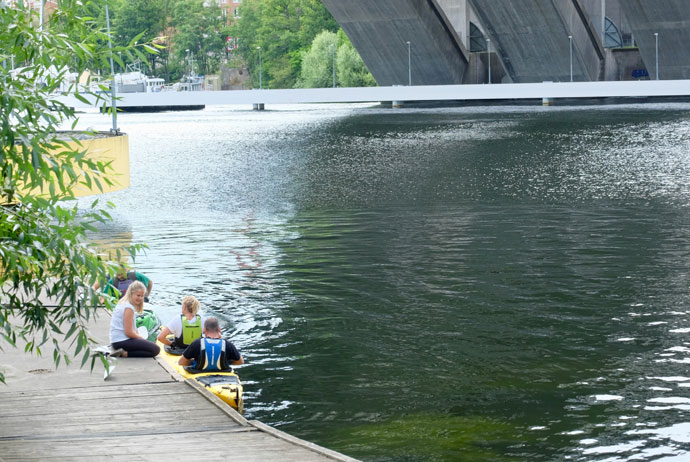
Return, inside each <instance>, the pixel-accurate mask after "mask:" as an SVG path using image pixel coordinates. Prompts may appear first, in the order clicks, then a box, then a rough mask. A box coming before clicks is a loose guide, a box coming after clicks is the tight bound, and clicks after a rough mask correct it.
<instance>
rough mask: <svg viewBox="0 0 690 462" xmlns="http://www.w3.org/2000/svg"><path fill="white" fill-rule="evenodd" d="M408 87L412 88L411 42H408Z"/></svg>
mask: <svg viewBox="0 0 690 462" xmlns="http://www.w3.org/2000/svg"><path fill="white" fill-rule="evenodd" d="M407 85H408V86H410V87H411V86H412V48H411V44H410V42H409V40H408V42H407Z"/></svg>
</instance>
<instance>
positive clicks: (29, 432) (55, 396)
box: [0, 310, 357, 462]
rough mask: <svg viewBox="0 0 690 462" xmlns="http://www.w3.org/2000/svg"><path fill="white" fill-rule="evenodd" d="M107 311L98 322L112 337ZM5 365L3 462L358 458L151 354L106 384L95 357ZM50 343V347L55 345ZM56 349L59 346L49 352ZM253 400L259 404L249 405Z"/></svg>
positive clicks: (13, 360) (121, 365)
mask: <svg viewBox="0 0 690 462" xmlns="http://www.w3.org/2000/svg"><path fill="white" fill-rule="evenodd" d="M109 324H110V316H109V315H108V314H107V312H106V311H105V310H103V312H102V313H101V314H100V316H99V317H98V319H97V320H96V321H95V322H93V323H92V324H91V326H90V329H91V333H92V335H93V336H95V338H97V339H98V340H99V341H101V342H103V343H107V340H106V339H107V338H108V326H109ZM1 346H2V348H3V349H4V351H3V352H2V356H1V358H2V359H0V367H2V368H3V370H4V371H5V376H6V380H7V385H5V386H4V385H1V384H0V422H2V425H0V461H2V462H9V461H54V460H59V461H82V462H83V461H93V460H108V461H115V462H119V461H122V462H125V461H127V462H130V461H162V462H170V461H171V460H175V459H183V460H185V461H188V462H194V461H209V460H212V461H243V462H252V461H286V462H288V461H290V462H291V461H300V462H322V461H324V462H325V461H333V460H336V461H342V462H357V461H356V460H355V459H353V458H351V457H348V456H345V455H343V454H340V453H338V452H335V451H331V450H329V449H326V448H323V447H320V446H318V445H316V444H313V443H310V442H307V441H304V440H301V439H298V438H295V437H293V436H290V435H288V434H286V433H284V432H281V431H279V430H276V429H274V428H272V427H269V426H268V425H265V424H263V423H261V422H258V421H249V420H246V419H245V418H244V417H243V416H242V415H240V414H239V413H237V412H236V411H235V410H234V409H232V408H231V407H230V406H228V405H227V404H225V403H223V402H222V401H220V399H218V398H217V397H216V396H215V395H213V394H212V393H210V392H207V391H206V390H204V389H203V388H202V387H199V386H195V385H194V384H193V383H192V382H191V381H185V380H184V379H182V378H181V377H180V376H179V375H178V376H175V375H174V374H175V372H174V371H172V370H168V369H166V368H165V367H164V365H163V361H160V362H159V361H158V360H156V359H149V358H120V359H119V360H118V363H117V365H116V366H115V369H114V370H113V373H112V374H111V376H110V377H109V378H108V380H106V381H104V380H103V372H104V370H103V365H102V364H101V363H100V361H97V362H96V367H95V368H94V370H93V372H91V371H90V370H89V367H88V364H87V365H86V366H85V367H84V368H81V369H80V368H79V367H78V364H79V363H80V362H81V361H80V360H77V359H75V360H74V363H75V364H73V365H70V366H67V367H66V366H65V365H64V364H62V365H60V367H59V368H58V369H57V370H56V369H55V365H54V363H53V361H52V354H48V352H47V353H46V357H36V356H33V355H30V354H27V353H24V348H23V345H18V348H16V349H15V348H12V347H10V346H9V345H7V344H5V343H4V342H3V344H2V345H1ZM49 349H50V348H49ZM49 353H52V352H49ZM247 406H251V403H247Z"/></svg>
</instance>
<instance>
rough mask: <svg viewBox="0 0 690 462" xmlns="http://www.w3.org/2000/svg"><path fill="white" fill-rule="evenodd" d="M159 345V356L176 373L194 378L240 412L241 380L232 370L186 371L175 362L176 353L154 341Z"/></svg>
mask: <svg viewBox="0 0 690 462" xmlns="http://www.w3.org/2000/svg"><path fill="white" fill-rule="evenodd" d="M156 343H157V344H158V346H159V347H161V352H160V354H159V356H160V357H161V358H162V359H163V360H165V361H166V362H167V363H168V364H170V365H171V366H172V368H173V369H175V371H177V373H178V374H180V375H181V376H182V377H184V378H185V379H193V380H196V381H197V382H198V383H199V384H200V385H202V386H203V387H205V388H206V389H207V390H209V391H210V392H211V393H213V394H214V395H216V396H217V397H219V398H220V399H222V400H223V401H225V402H226V403H228V404H229V405H230V406H231V407H232V408H234V409H236V410H237V411H239V412H242V409H243V408H244V401H243V400H242V391H243V389H242V382H240V378H239V377H238V376H237V374H235V372H234V371H232V370H230V371H213V372H199V373H191V372H188V371H187V370H186V369H185V368H184V367H183V366H180V365H179V364H177V361H178V360H179V359H180V357H179V356H177V355H171V354H170V353H168V352H167V351H165V345H163V344H162V343H161V342H156Z"/></svg>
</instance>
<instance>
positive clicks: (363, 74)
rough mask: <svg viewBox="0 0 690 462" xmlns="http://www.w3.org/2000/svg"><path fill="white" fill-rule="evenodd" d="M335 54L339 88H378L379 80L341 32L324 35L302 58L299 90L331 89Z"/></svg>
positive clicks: (317, 39) (323, 33)
mask: <svg viewBox="0 0 690 462" xmlns="http://www.w3.org/2000/svg"><path fill="white" fill-rule="evenodd" d="M336 50H337V51H336ZM334 51H335V69H336V85H337V86H340V87H367V86H374V85H376V80H374V77H373V76H372V75H371V73H370V72H369V69H367V66H366V65H365V64H364V61H362V58H361V57H360V56H359V53H357V50H355V47H354V46H352V43H351V42H350V40H349V39H348V38H347V36H346V35H345V33H344V32H343V30H342V29H341V30H339V31H338V34H334V33H332V32H328V31H323V32H321V33H320V34H319V35H317V36H316V38H314V42H313V43H312V46H311V48H310V49H309V51H307V52H305V53H304V54H303V57H302V71H301V73H300V78H299V80H298V81H297V85H296V86H297V87H300V88H319V87H330V86H332V85H333V52H334Z"/></svg>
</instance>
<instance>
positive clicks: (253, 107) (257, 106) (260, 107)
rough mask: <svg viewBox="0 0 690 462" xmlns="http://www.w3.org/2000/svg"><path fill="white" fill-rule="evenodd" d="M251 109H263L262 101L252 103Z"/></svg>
mask: <svg viewBox="0 0 690 462" xmlns="http://www.w3.org/2000/svg"><path fill="white" fill-rule="evenodd" d="M252 109H254V110H255V111H263V110H264V103H254V104H253V105H252Z"/></svg>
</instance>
